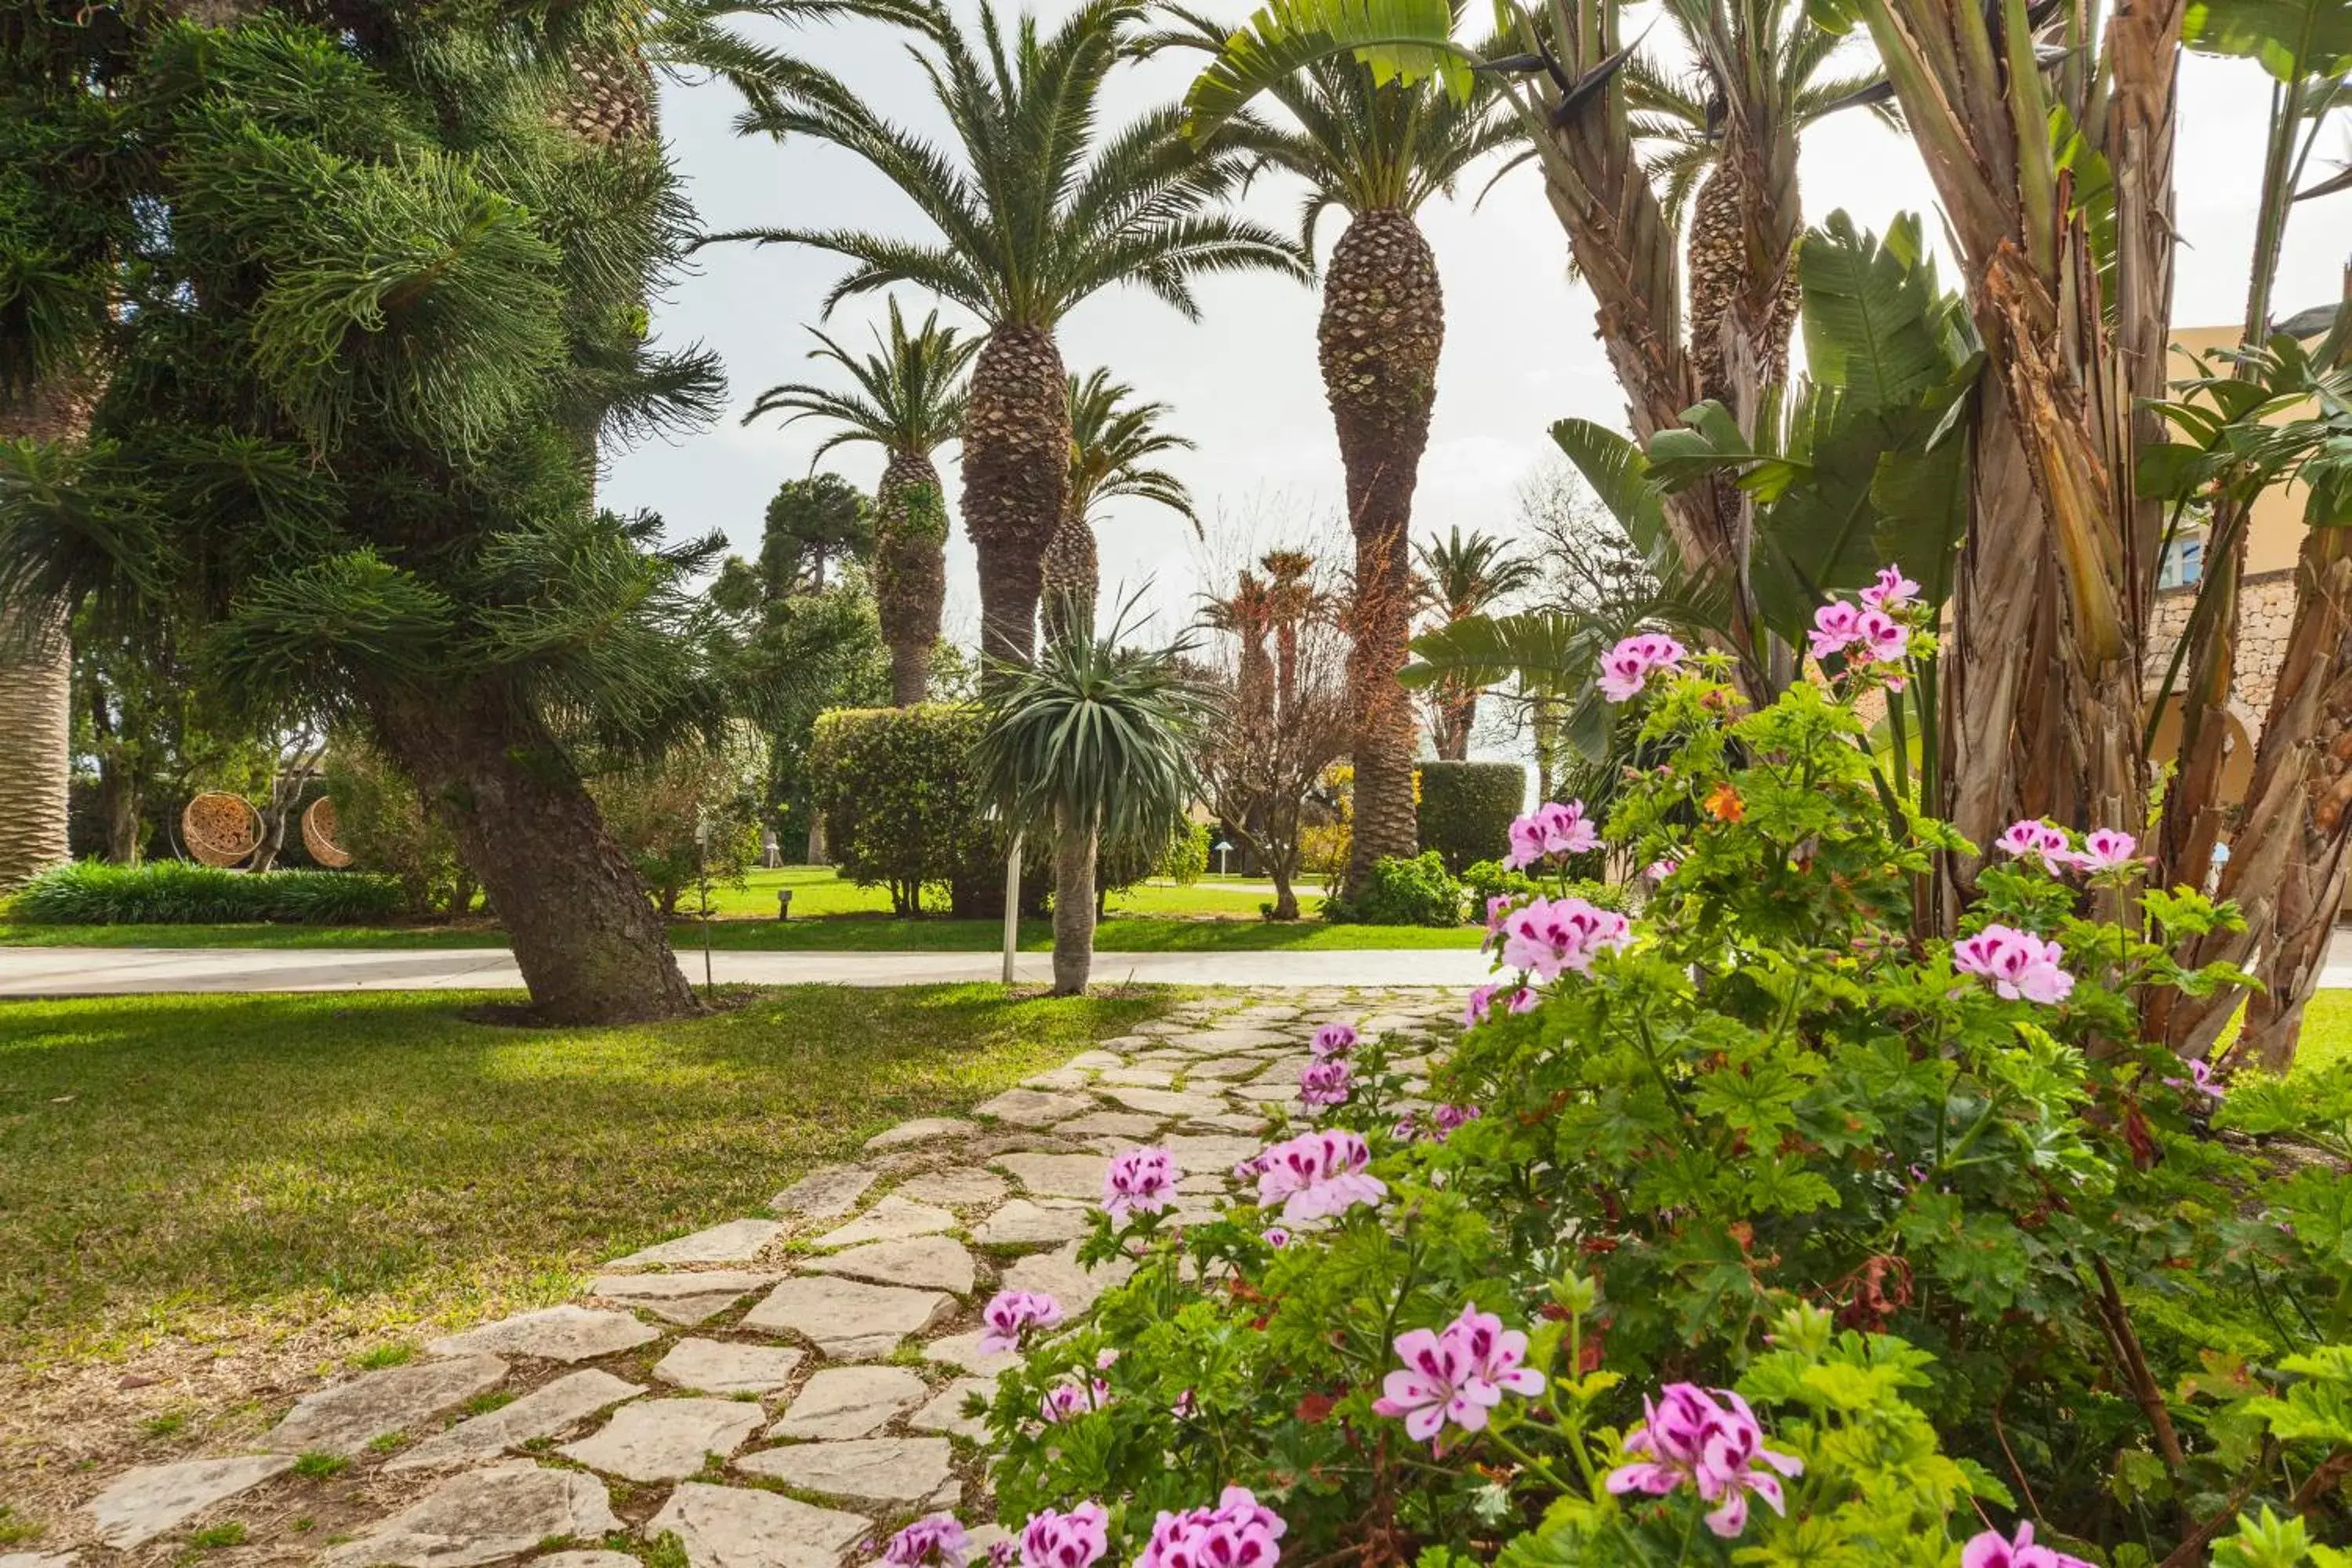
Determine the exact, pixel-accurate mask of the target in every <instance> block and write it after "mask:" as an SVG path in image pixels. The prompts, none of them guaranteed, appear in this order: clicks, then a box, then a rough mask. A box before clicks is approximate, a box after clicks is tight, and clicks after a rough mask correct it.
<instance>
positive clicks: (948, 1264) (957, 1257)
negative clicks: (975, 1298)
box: [802, 1236, 977, 1296]
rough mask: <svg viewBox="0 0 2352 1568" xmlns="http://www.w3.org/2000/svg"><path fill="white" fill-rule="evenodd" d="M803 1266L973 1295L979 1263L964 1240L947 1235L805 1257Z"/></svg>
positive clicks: (818, 1271)
mask: <svg viewBox="0 0 2352 1568" xmlns="http://www.w3.org/2000/svg"><path fill="white" fill-rule="evenodd" d="M802 1267H803V1268H805V1269H807V1270H809V1271H810V1272H811V1273H815V1274H845V1275H847V1276H849V1277H850V1278H851V1279H870V1280H872V1281H873V1282H874V1283H875V1284H877V1285H912V1286H915V1287H917V1288H919V1289H927V1290H950V1291H953V1292H954V1293H955V1294H956V1295H959V1296H969V1295H971V1287H972V1280H973V1279H974V1278H975V1275H976V1271H977V1270H976V1266H975V1265H974V1264H973V1262H972V1258H971V1253H969V1252H966V1251H965V1250H964V1249H963V1246H962V1244H961V1243H960V1242H954V1241H950V1240H949V1239H948V1238H947V1237H944V1236H919V1237H909V1238H908V1239H907V1240H905V1241H876V1242H869V1243H868V1244H867V1245H866V1246H864V1247H851V1248H850V1249H849V1250H848V1251H846V1252H834V1253H828V1254H826V1255H825V1256H824V1257H823V1258H807V1259H804V1260H803V1263H802Z"/></svg>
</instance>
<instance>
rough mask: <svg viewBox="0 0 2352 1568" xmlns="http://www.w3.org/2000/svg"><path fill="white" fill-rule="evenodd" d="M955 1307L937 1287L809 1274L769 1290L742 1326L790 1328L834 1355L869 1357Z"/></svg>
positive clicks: (885, 1351) (939, 1320)
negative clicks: (871, 1282)
mask: <svg viewBox="0 0 2352 1568" xmlns="http://www.w3.org/2000/svg"><path fill="white" fill-rule="evenodd" d="M954 1312H955V1298H954V1297H952V1296H948V1295H943V1294H941V1293H940V1292H939V1291H937V1290H909V1289H905V1288H904V1287H902V1286H897V1285H867V1284H864V1283H861V1282H860V1281H858V1280H856V1279H834V1278H831V1277H829V1276H825V1275H820V1274H810V1275H803V1276H800V1277H799V1278H797V1279H787V1280H785V1281H783V1282H782V1284H780V1285H778V1286H777V1287H776V1288H775V1289H773V1290H772V1291H770V1292H769V1293H768V1296H767V1298H766V1300H762V1301H761V1303H760V1304H759V1305H758V1306H756V1307H754V1308H752V1309H751V1311H750V1312H748V1313H746V1314H745V1315H744V1318H743V1327H745V1328H747V1329H754V1330H758V1331H761V1332H769V1333H772V1332H775V1331H780V1330H782V1331H791V1332H793V1333H796V1334H800V1335H802V1336H803V1337H804V1338H806V1339H807V1340H809V1341H810V1342H812V1343H814V1345H815V1346H816V1348H817V1349H818V1350H820V1351H823V1352H824V1353H825V1354H826V1355H828V1356H830V1357H832V1358H833V1359H834V1360H835V1361H864V1360H866V1359H868V1358H871V1357H878V1356H887V1355H888V1354H889V1353H890V1352H892V1351H893V1350H895V1349H897V1348H898V1342H899V1341H900V1340H902V1339H905V1338H906V1337H907V1336H908V1334H919V1333H922V1332H924V1331H927V1330H929V1329H931V1328H935V1327H937V1326H938V1325H939V1324H940V1323H942V1322H944V1321H947V1320H948V1319H949V1318H950V1317H951V1316H952V1315H953V1314H954Z"/></svg>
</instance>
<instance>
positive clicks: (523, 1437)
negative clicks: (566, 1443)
mask: <svg viewBox="0 0 2352 1568" xmlns="http://www.w3.org/2000/svg"><path fill="white" fill-rule="evenodd" d="M644 1392H645V1387H644V1385H643V1384H635V1383H630V1382H627V1381H625V1379H622V1378H617V1377H614V1375H613V1374H612V1373H609V1372H600V1371H597V1370H594V1369H593V1368H592V1369H590V1370H589V1371H586V1372H574V1373H566V1374H565V1375H563V1376H562V1377H559V1378H557V1379H556V1380H555V1381H554V1382H553V1383H551V1384H547V1385H546V1386H545V1387H542V1388H536V1389H533V1390H532V1391H531V1392H530V1393H529V1394H524V1395H523V1396H522V1397H521V1398H520V1399H518V1400H516V1401H514V1403H512V1404H511V1405H499V1407H498V1408H497V1409H496V1410H489V1411H485V1412H484V1413H483V1414H481V1415H477V1416H474V1417H473V1418H472V1419H470V1420H467V1421H460V1422H458V1423H457V1425H456V1426H452V1427H450V1428H449V1429H448V1430H447V1431H446V1432H443V1433H440V1434H438V1435H437V1436H432V1437H428V1438H426V1439H425V1441H424V1442H422V1443H419V1444H417V1445H416V1447H413V1448H410V1449H407V1450H406V1451H404V1452H403V1453H400V1454H397V1455H394V1457H393V1458H392V1460H391V1462H390V1463H388V1464H386V1465H385V1466H384V1468H385V1469H386V1470H449V1469H457V1468H460V1467H462V1466H466V1465H478V1464H481V1463H483V1462H484V1461H486V1460H489V1459H495V1458H498V1457H499V1455H500V1454H502V1453H504V1452H506V1450H508V1449H509V1448H511V1447H515V1446H516V1445H518V1444H520V1443H526V1442H529V1441H530V1439H531V1438H533V1437H552V1436H557V1435H558V1434H560V1433H562V1431H563V1430H564V1429H565V1428H567V1427H570V1426H576V1425H578V1424H579V1423H580V1422H582V1421H584V1420H586V1419H587V1418H588V1417H589V1416H591V1415H595V1414H596V1412H598V1411H599V1410H602V1409H604V1407H605V1406H606V1405H618V1404H619V1403H620V1402H621V1401H623V1400H625V1399H634V1398H635V1397H636V1396H637V1395H638V1394H643V1393H644Z"/></svg>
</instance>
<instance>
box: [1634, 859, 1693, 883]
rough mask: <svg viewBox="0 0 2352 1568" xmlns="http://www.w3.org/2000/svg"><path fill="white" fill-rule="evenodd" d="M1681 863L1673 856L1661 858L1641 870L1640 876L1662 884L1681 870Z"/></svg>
mask: <svg viewBox="0 0 2352 1568" xmlns="http://www.w3.org/2000/svg"><path fill="white" fill-rule="evenodd" d="M1682 864H1683V863H1682V862H1681V861H1679V860H1677V859H1675V858H1674V857H1673V856H1671V855H1667V856H1663V857H1661V858H1658V859H1655V860H1653V861H1651V862H1650V863H1649V864H1648V865H1646V866H1644V867H1643V868H1642V875H1643V876H1644V877H1646V878H1648V879H1650V880H1651V881H1653V882H1663V881H1664V880H1665V879H1667V878H1669V877H1671V876H1673V875H1674V874H1675V872H1676V871H1678V870H1680V869H1681V868H1682Z"/></svg>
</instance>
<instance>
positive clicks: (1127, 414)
mask: <svg viewBox="0 0 2352 1568" xmlns="http://www.w3.org/2000/svg"><path fill="white" fill-rule="evenodd" d="M1134 395H1135V389H1134V388H1133V387H1131V386H1126V385H1122V384H1119V383H1118V382H1115V381H1113V380H1111V378H1110V372H1108V371H1107V370H1097V371H1095V372H1094V373H1092V374H1089V375H1088V376H1087V378H1086V379H1085V380H1084V381H1080V380H1079V379H1078V378H1077V377H1076V376H1075V375H1074V376H1072V377H1070V496H1069V500H1066V501H1065V502H1064V503H1063V505H1062V526H1061V527H1059V528H1057V529H1055V531H1054V537H1053V539H1052V540H1051V541H1049V542H1047V543H1046V546H1045V561H1044V563H1043V571H1044V577H1045V598H1044V600H1043V602H1042V605H1041V608H1042V610H1043V612H1044V620H1045V635H1046V637H1049V638H1050V637H1066V636H1068V635H1069V633H1070V630H1071V628H1072V627H1073V626H1076V627H1078V628H1081V629H1083V631H1084V632H1085V634H1086V635H1087V636H1088V637H1092V636H1093V635H1094V624H1095V609H1094V606H1095V595H1097V593H1098V592H1100V590H1101V587H1102V568H1101V563H1100V560H1099V558H1098V556H1097V552H1096V550H1095V529H1094V510H1095V507H1096V505H1097V503H1098V502H1101V501H1107V500H1118V498H1119V497H1122V496H1131V497H1133V498H1135V499H1136V500H1148V501H1157V502H1159V503H1160V505H1161V506H1164V507H1166V508H1168V509H1169V510H1171V511H1173V512H1175V513H1176V514H1177V515H1179V516H1181V518H1183V519H1184V521H1187V522H1189V523H1191V524H1192V531H1193V532H1194V533H1196V534H1197V533H1199V532H1200V531H1201V519H1200V516H1199V514H1198V513H1196V512H1194V511H1193V510H1192V491H1191V490H1190V489H1186V488H1185V485H1184V481H1183V480H1182V479H1178V478H1177V477H1176V476H1175V475H1173V474H1171V473H1170V472H1169V471H1168V470H1167V469H1165V468H1152V467H1151V466H1150V460H1151V459H1152V458H1156V457H1158V456H1160V454H1161V453H1162V452H1189V451H1191V450H1192V442H1191V441H1189V440H1187V439H1185V438H1184V437H1181V436H1178V435H1175V434H1173V433H1171V432H1170V431H1166V430H1162V429H1161V428H1160V416H1162V415H1165V414H1166V413H1167V412H1168V405H1166V404H1164V403H1134V404H1129V403H1128V399H1129V398H1131V397H1133V396H1134ZM1122 405H1124V406H1122ZM1065 609H1066V610H1067V611H1068V616H1067V617H1065V616H1064V614H1063V611H1064V610H1065Z"/></svg>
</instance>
